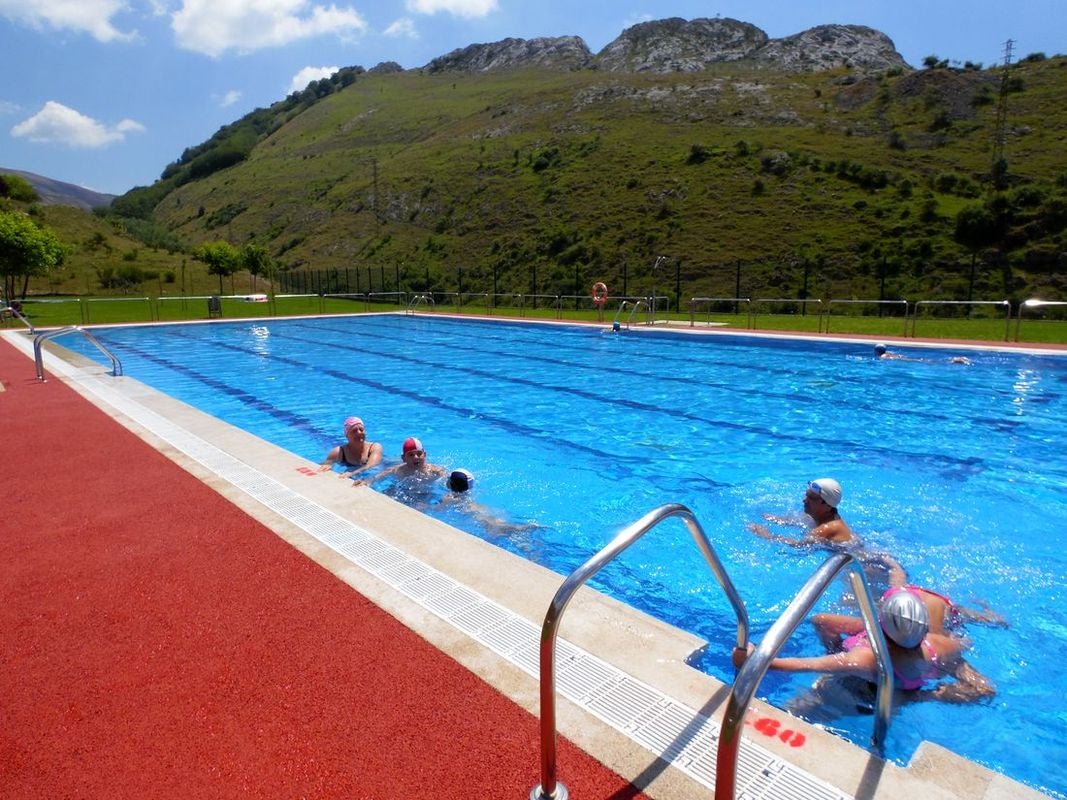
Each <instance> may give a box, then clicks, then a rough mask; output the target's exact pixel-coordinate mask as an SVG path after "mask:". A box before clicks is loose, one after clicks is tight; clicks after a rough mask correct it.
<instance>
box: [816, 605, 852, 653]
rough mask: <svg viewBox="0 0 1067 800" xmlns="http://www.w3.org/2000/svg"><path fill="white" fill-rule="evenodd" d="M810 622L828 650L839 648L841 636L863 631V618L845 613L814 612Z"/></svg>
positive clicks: (832, 650) (833, 650) (837, 649)
mask: <svg viewBox="0 0 1067 800" xmlns="http://www.w3.org/2000/svg"><path fill="white" fill-rule="evenodd" d="M811 624H812V626H813V627H814V628H815V633H816V634H817V635H818V637H819V640H820V641H821V642H822V643H823V646H824V647H825V648H826V649H827V650H828V651H830V652H836V651H839V650H840V649H841V637H842V636H855V635H856V634H858V633H863V632H864V630H865V628H864V626H863V620H862V619H860V618H859V617H851V616H847V615H845V614H816V615H815V616H814V617H812V618H811Z"/></svg>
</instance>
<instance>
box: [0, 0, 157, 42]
mask: <svg viewBox="0 0 1067 800" xmlns="http://www.w3.org/2000/svg"><path fill="white" fill-rule="evenodd" d="M126 10H127V4H126V1H125V0H0V17H6V18H7V19H9V20H11V21H13V22H20V23H22V24H24V25H29V26H30V27H32V28H55V29H57V30H73V31H78V32H81V33H88V34H89V35H90V36H92V37H93V38H94V39H96V40H97V41H100V42H112V41H126V40H129V39H133V38H135V37H136V35H137V33H136V31H129V32H123V31H120V30H119V29H118V28H116V27H115V26H114V25H113V24H112V21H111V18H112V17H114V16H115V15H116V14H118V13H120V12H122V11H126Z"/></svg>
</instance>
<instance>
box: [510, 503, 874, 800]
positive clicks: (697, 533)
mask: <svg viewBox="0 0 1067 800" xmlns="http://www.w3.org/2000/svg"><path fill="white" fill-rule="evenodd" d="M675 516H677V517H681V518H682V520H683V521H684V522H685V524H686V527H687V528H689V532H690V534H692V536H693V540H694V541H695V542H696V544H697V546H698V547H699V548H700V551H701V552H702V553H703V555H704V558H705V560H706V561H707V562H708V564H709V566H710V567H711V571H712V572H713V573H714V575H715V577H716V579H717V580H718V582H719V585H720V586H721V587H722V589H723V591H724V592H725V593H726V597H727V599H728V600H729V601H730V605H731V606H733V609H734V613H735V614H736V615H737V637H736V641H735V643H734V644H735V647H737V648H738V649H740V650H745V651H747V649H748V612H747V611H746V610H745V605H744V603H743V602H742V600H741V597H740V595H738V593H737V590H736V589H735V588H734V585H733V582H732V581H731V580H730V576H729V575H728V574H727V573H726V570H725V568H724V567H723V566H722V563H721V562H720V561H719V558H718V556H717V555H716V554H715V550H714V548H713V547H712V546H711V543H710V542H709V541H708V538H707V536H706V535H705V534H704V531H703V529H702V528H701V527H700V523H699V522H697V520H696V517H694V516H693V512H692V511H690V510H689V509H688V508H686V507H685V506H683V505H680V504H678V503H669V504H667V505H663V506H659V507H658V508H654V509H653V510H652V511H650V512H648V513H647V514H645V515H644V516H643V517H641V518H640V519H639V520H637V521H636V522H634V523H633V524H631V525H629V526H627V527H626V528H624V529H623V530H622V531H620V532H619V533H618V535H616V536H615V538H614V539H612V540H611V541H610V542H609V543H608V544H607V545H605V546H604V547H603V548H602V549H601V550H600V551H599V552H597V553H596V555H594V556H593V557H592V558H590V559H589V560H588V561H586V562H585V563H584V564H582V566H580V567H578V569H576V570H575V571H574V572H572V573H571V574H570V575H569V576H568V577H567V578H566V579H565V580H564V581H563V583H562V585H561V586H560V588H559V589H558V590H557V592H556V594H555V596H554V597H553V598H552V602H551V604H550V605H549V608H548V612H547V613H546V614H545V621H544V624H543V625H542V627H541V648H540V673H541V689H540V700H541V783H540V784H538V785H537V786H535V787H534V788H533V789H532V790H531V791H530V800H569V793H568V792H567V788H566V786H564V785H563V784H562V783H561V782H559V780H558V778H557V773H556V664H555V661H556V638H557V634H558V630H559V625H560V622H561V620H562V617H563V612H564V611H565V610H566V608H567V604H568V603H569V602H570V600H571V598H572V597H573V596H574V594H575V592H577V591H578V589H579V588H580V587H581V586H582V585H584V584H585V583H586V582H587V581H588V580H589V579H590V578H592V577H593V576H594V575H595V574H596V573H597V572H599V571H600V570H601V569H602V568H603V567H604V566H605V565H606V564H607V563H608V562H610V561H611V560H612V559H614V558H615V557H616V556H618V555H620V554H621V553H622V552H623V551H624V550H626V549H627V548H628V547H629V546H630V545H631V544H633V543H634V542H636V541H637V540H638V539H640V538H641V537H642V536H643V535H644V534H645V533H647V532H648V531H649V530H651V529H652V528H654V527H655V526H656V525H658V524H659V523H661V522H663V521H664V520H666V519H668V518H670V517H675ZM844 570H849V577H850V579H851V582H852V590H853V592H854V594H855V596H856V598H857V600H858V602H859V606H860V613H861V614H862V616H863V624H864V627H865V629H866V631H867V636H868V638H869V640H870V642H871V646H872V648H873V649H874V653H875V658H876V659H877V661H878V690H877V696H876V699H875V723H874V733H873V735H872V737H871V741H872V743H873V744H874V746H875V748H876V749H877V750H878V752H879V754H881V750H882V746H883V744H884V742H885V735H886V731H887V730H888V728H889V718H890V713H891V712H892V702H893V672H892V669H890V667H889V665H890V661H889V648H888V646H887V645H886V642H885V637H884V635H883V634H882V629H881V627H880V626H879V625H878V623H877V614H876V607H875V603H874V599H873V598H872V596H871V591H870V588H869V587H868V586H867V580H866V577H865V576H864V572H863V565H862V564H861V562H860V561H859V560H858V559H857V558H856V557H855V556H853V555H851V554H849V553H837V554H835V555H833V556H831V557H830V558H829V559H827V560H826V562H825V563H824V564H823V565H822V566H821V567H819V569H817V570H816V571H815V573H814V574H813V575H812V576H811V578H809V579H808V581H807V583H805V584H804V586H803V587H802V588H801V590H800V592H799V593H798V594H797V596H796V597H795V598H794V599H793V601H792V602H791V603H790V604H789V607H788V608H786V610H785V612H784V613H783V614H782V616H781V617H779V618H778V620H777V621H775V623H774V624H773V625H771V627H770V629H769V630H768V631H767V635H766V636H764V637H763V641H762V642H760V644H759V646H758V647H756V649H755V650H754V651H753V653H752V654H751V655H750V656H749V657H748V658H747V659H746V661H745V663H744V664H743V665H742V666H741V668H740V669H739V670H738V672H737V675H736V677H735V679H734V683H733V687H732V688H731V691H730V697H729V699H728V700H727V704H726V711H725V713H724V715H723V719H722V725H721V727H720V732H719V741H718V746H717V748H716V749H717V756H716V778H715V800H734V797H735V793H736V785H737V757H738V752H739V749H740V744H741V727H742V724H743V723H744V718H745V712H746V710H747V709H748V705H749V703H750V702H751V701H752V696H753V695H754V694H755V691H756V688H757V687H758V686H759V684H760V682H761V681H762V680H763V676H764V675H765V674H766V672H767V669H768V667H769V666H770V663H771V661H772V660H773V659H774V658H775V657H776V656H777V654H778V652H779V651H780V650H781V648H782V646H783V645H784V644H785V642H786V641H788V639H789V637H790V636H792V634H793V632H794V631H795V630H796V629H797V627H798V626H799V625H800V623H801V621H802V620H804V618H805V617H807V615H808V614H809V613H810V612H811V610H812V609H813V608H814V606H815V603H816V601H817V600H818V599H819V597H821V596H822V594H823V593H824V592H825V591H826V590H827V589H828V588H829V587H830V585H831V584H832V583H833V581H834V580H835V579H836V578H837V576H838V575H839V574H840V573H841V572H842V571H844Z"/></svg>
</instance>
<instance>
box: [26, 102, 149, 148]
mask: <svg viewBox="0 0 1067 800" xmlns="http://www.w3.org/2000/svg"><path fill="white" fill-rule="evenodd" d="M144 129H145V128H144V126H143V125H142V124H141V123H139V122H134V121H133V120H132V119H124V120H122V121H121V122H119V124H118V125H115V126H114V127H111V128H109V127H107V126H106V125H104V124H102V123H100V122H97V121H96V120H95V119H92V118H91V117H87V116H85V115H84V114H82V113H80V112H78V111H75V110H74V109H73V108H67V106H65V105H63V104H62V103H57V102H56V101H55V100H49V101H48V102H47V103H45V104H44V106H43V107H42V108H41V110H40V111H38V112H37V113H36V114H34V115H33V116H32V117H30V118H29V119H27V120H24V121H23V122H20V123H19V124H18V125H16V126H15V127H14V128H12V129H11V135H12V136H14V137H16V138H22V139H29V140H30V141H31V142H38V143H41V144H62V145H66V146H67V147H70V148H73V149H78V150H83V149H87V150H91V149H95V148H99V147H107V146H108V145H109V144H112V143H114V142H121V141H122V140H123V139H125V138H126V134H127V133H139V132H141V131H143V130H144Z"/></svg>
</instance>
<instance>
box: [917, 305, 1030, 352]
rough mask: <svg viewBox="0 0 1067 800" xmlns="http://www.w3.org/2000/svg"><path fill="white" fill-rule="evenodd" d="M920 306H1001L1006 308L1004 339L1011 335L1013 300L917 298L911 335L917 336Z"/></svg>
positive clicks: (1006, 339)
mask: <svg viewBox="0 0 1067 800" xmlns="http://www.w3.org/2000/svg"><path fill="white" fill-rule="evenodd" d="M919 306H967V307H968V311H969V310H970V307H971V306H999V307H1000V308H1003V309H1004V312H1005V313H1004V341H1005V342H1006V341H1008V338H1009V337H1010V336H1011V302H1010V301H1008V300H916V301H915V305H914V306H912V310H911V335H912V337H913V338H914V337H915V335H916V334H915V323H916V322H917V321H918V319H919ZM905 330H906V329H905Z"/></svg>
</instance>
